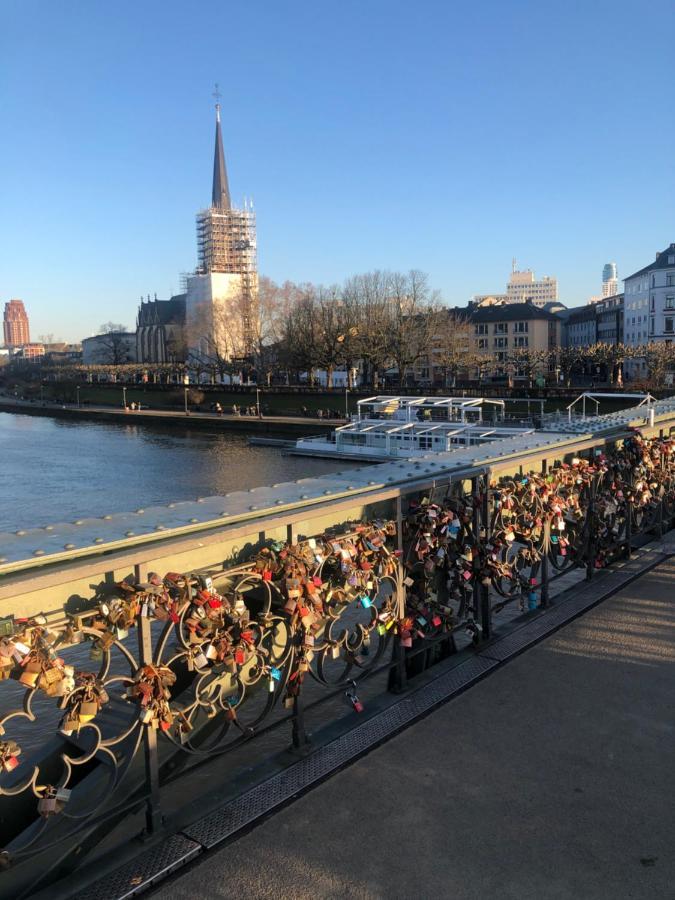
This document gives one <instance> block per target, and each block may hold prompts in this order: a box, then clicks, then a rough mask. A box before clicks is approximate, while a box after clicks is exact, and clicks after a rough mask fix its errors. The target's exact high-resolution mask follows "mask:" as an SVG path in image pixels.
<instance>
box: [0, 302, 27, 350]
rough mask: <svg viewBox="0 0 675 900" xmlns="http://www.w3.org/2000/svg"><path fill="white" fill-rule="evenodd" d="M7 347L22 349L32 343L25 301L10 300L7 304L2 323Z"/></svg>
mask: <svg viewBox="0 0 675 900" xmlns="http://www.w3.org/2000/svg"><path fill="white" fill-rule="evenodd" d="M2 327H3V332H4V337H5V346H7V347H22V346H23V345H24V344H29V343H30V328H29V325H28V315H27V313H26V308H25V307H24V305H23V300H9V301H8V302H7V303H5V315H4V318H3V322H2Z"/></svg>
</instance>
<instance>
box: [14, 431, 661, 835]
mask: <svg viewBox="0 0 675 900" xmlns="http://www.w3.org/2000/svg"><path fill="white" fill-rule="evenodd" d="M673 449H674V446H673V444H672V443H671V442H670V441H669V440H652V441H645V440H643V439H642V438H641V437H640V435H639V434H637V433H636V434H635V435H634V436H633V437H632V438H631V439H629V440H626V441H625V442H624V444H623V447H622V448H621V449H619V450H616V451H613V452H611V453H609V454H605V453H604V452H599V451H596V452H595V453H593V454H592V455H591V456H590V458H589V459H575V460H572V461H571V462H570V463H566V464H562V465H559V466H557V467H555V468H552V469H550V470H549V471H548V472H540V473H532V472H530V473H527V474H522V475H519V476H516V477H511V478H508V479H501V480H499V481H491V482H490V481H489V480H488V478H487V477H481V478H478V479H476V481H475V483H474V485H473V488H472V490H470V491H468V492H467V491H465V490H464V489H463V487H462V485H451V486H450V488H449V489H448V491H447V493H444V495H443V496H441V497H436V496H434V495H433V494H432V495H429V496H422V497H419V496H418V497H416V498H415V499H414V500H412V501H411V502H410V504H409V508H408V509H407V510H406V511H405V513H404V516H403V520H402V522H401V523H400V526H399V525H397V523H396V522H394V521H390V520H389V521H382V522H371V523H368V524H359V525H357V526H355V527H354V528H352V529H351V530H350V531H349V533H347V534H342V535H323V536H321V537H313V538H309V539H306V540H303V541H300V542H295V543H274V542H268V543H267V544H266V545H265V546H263V547H261V548H260V549H259V550H258V551H257V552H256V553H255V554H254V555H253V556H252V558H251V559H249V560H248V561H247V562H246V563H242V564H240V565H238V566H236V567H234V568H232V569H229V570H226V571H224V572H222V573H220V574H218V575H217V576H213V577H210V576H207V575H203V574H182V573H179V572H168V573H166V574H165V575H164V576H160V575H158V574H155V573H150V574H149V575H148V576H147V579H146V580H145V581H143V582H139V581H135V580H133V579H131V578H129V579H127V580H125V581H121V582H119V583H117V584H116V585H114V586H106V588H105V590H103V589H102V590H101V592H100V593H99V594H98V595H97V596H96V597H95V598H94V599H93V603H92V607H91V609H90V610H88V611H86V612H84V613H81V614H79V615H77V616H70V617H67V618H66V619H65V620H60V621H58V622H53V621H51V619H50V621H48V620H47V618H46V617H45V616H36V617H35V618H33V619H26V620H18V619H14V618H11V617H10V618H7V619H4V620H1V621H0V674H1V676H2V678H3V679H10V678H11V679H12V680H14V681H16V682H18V683H20V684H21V685H23V686H24V687H25V688H26V689H27V692H28V693H27V699H26V701H25V703H24V710H23V711H22V712H17V711H13V712H11V713H8V714H6V715H5V716H4V717H2V718H0V770H2V771H3V772H5V773H12V772H14V771H15V770H17V768H19V766H20V758H19V757H20V755H21V747H20V746H19V745H18V743H17V742H16V741H15V740H12V739H11V738H9V737H6V736H5V727H6V726H7V727H9V722H10V720H11V719H14V720H17V719H20V718H21V717H22V716H23V717H25V718H27V719H28V720H31V721H32V720H34V719H35V713H34V712H33V708H32V698H33V697H34V696H35V695H46V696H47V697H51V698H56V699H57V702H58V705H59V706H60V708H61V710H62V717H61V719H60V730H61V732H62V733H63V735H64V736H66V737H67V738H69V739H70V740H71V741H77V740H79V739H80V737H81V735H82V732H83V729H90V730H91V729H93V731H89V735H90V738H91V740H90V742H89V745H88V750H87V752H88V754H90V755H93V753H95V752H96V748H97V747H102V746H104V745H105V747H106V748H107V749H108V750H109V751H112V749H113V748H114V747H115V746H116V743H119V742H122V741H124V740H127V739H132V740H133V739H136V740H137V738H138V734H139V729H141V732H142V729H153V730H155V731H156V732H157V734H160V735H162V736H163V737H165V738H166V739H168V740H171V741H173V742H175V743H176V745H177V746H180V747H182V748H183V749H184V750H186V751H188V752H192V753H203V752H210V751H211V750H212V749H213V748H214V746H220V744H214V743H213V742H211V743H207V744H204V742H203V741H202V739H201V733H202V732H203V730H204V726H205V724H206V723H207V722H208V721H209V720H212V719H217V720H219V721H222V722H223V723H224V727H223V728H222V729H221V731H220V734H221V736H223V738H224V737H225V736H226V735H227V733H228V731H229V730H230V727H232V729H233V730H232V731H231V733H230V735H229V740H232V737H233V736H234V737H235V738H236V737H237V736H240V735H242V734H244V735H245V736H250V734H252V733H253V730H254V729H255V726H256V725H257V724H258V723H259V722H261V721H262V720H263V719H264V718H265V717H266V716H268V715H269V713H270V712H271V710H272V709H273V708H274V706H275V705H276V704H277V702H281V703H282V704H283V705H284V706H288V707H293V706H294V704H295V703H296V701H297V699H298V697H299V696H300V694H301V692H302V688H303V684H304V682H305V681H306V678H307V676H308V675H311V676H312V678H313V679H314V680H315V681H316V682H318V683H323V684H326V685H342V686H343V687H347V690H346V696H347V698H348V699H349V701H350V703H351V705H352V707H353V709H354V710H356V711H361V710H362V709H363V704H362V703H361V701H360V700H359V699H358V696H357V694H356V690H355V678H357V677H358V676H359V675H361V674H363V673H365V672H367V671H368V670H369V669H370V668H371V667H373V666H374V664H375V663H376V662H377V661H378V660H379V659H381V657H382V654H383V653H384V650H385V647H386V646H387V645H388V643H389V640H390V638H391V637H392V636H394V635H396V636H397V641H398V646H399V647H400V648H401V649H402V650H404V651H406V650H407V651H410V650H411V649H412V648H413V646H414V644H415V642H416V641H419V640H426V639H428V638H430V637H434V636H438V635H444V634H452V633H454V632H455V631H456V630H458V629H464V630H466V631H467V632H468V633H469V635H470V636H471V637H472V638H473V639H474V640H475V641H478V640H479V639H480V637H481V617H480V615H479V610H478V608H477V604H478V602H479V599H480V598H481V597H483V598H484V597H485V596H487V595H488V592H489V597H490V598H491V599H490V602H491V603H492V604H493V608H494V609H498V608H499V607H500V604H501V605H503V604H504V603H505V602H510V601H513V600H515V601H517V602H518V603H520V605H521V607H522V608H523V609H527V608H532V607H534V606H536V605H537V603H538V598H539V594H538V592H539V591H540V588H541V575H542V567H543V566H544V564H546V565H549V564H550V565H551V566H552V568H553V569H554V570H556V571H561V570H563V569H565V568H566V567H568V566H571V565H573V564H576V565H581V564H583V565H588V563H589V559H590V560H591V563H590V564H591V565H592V566H603V565H606V564H607V563H608V562H610V561H611V559H612V558H613V554H614V553H615V552H616V548H617V547H618V546H620V544H621V541H622V540H623V541H625V539H626V535H627V533H628V531H629V529H630V528H631V527H632V529H633V531H634V532H636V531H638V530H640V528H645V527H649V526H652V525H653V524H654V522H655V521H656V517H657V514H660V515H661V516H663V514H664V508H665V509H666V512H667V514H668V515H669V516H672V514H673V512H674V510H673V475H674V471H673V469H674V467H673ZM399 527H400V534H401V537H402V539H401V540H400V544H399ZM144 621H145V622H147V623H148V625H147V626H146V630H147V629H151V630H150V634H151V636H152V642H153V652H152V654H151V657H150V658H138V656H137V655H136V654H135V653H134V652H133V651H132V650H131V649H130V645H129V642H126V643H125V640H126V639H127V638H128V636H129V634H130V631H131V630H132V629H137V628H138V626H139V625H141V624H142V623H143V622H144ZM153 629H154V630H153ZM76 646H78V647H79V649H80V650H82V648H85V647H86V648H87V649H88V652H89V657H90V659H91V661H92V662H96V663H98V664H99V666H98V671H96V672H93V671H87V670H86V669H85V668H83V667H75V666H73V665H71V664H69V663H67V662H66V659H65V651H67V650H68V648H71V647H76ZM115 650H118V651H119V653H120V657H121V658H122V661H123V662H126V664H127V665H128V669H129V671H128V673H126V674H124V675H119V674H112V670H111V658H112V655H113V652H114V651H115ZM254 694H255V695H257V696H259V697H260V696H262V697H264V702H263V703H258V704H257V706H256V707H255V712H254V713H252V714H251V715H250V716H249V717H248V718H246V721H245V722H242V721H241V716H242V711H243V709H244V708H245V701H246V700H247V699H248V698H249V697H250V696H252V695H254ZM113 706H115V709H116V715H117V721H118V725H117V728H118V733H117V734H114V733H111V731H110V729H111V728H113V726H112V725H110V723H108V731H107V732H106V733H105V735H104V731H105V728H104V726H105V725H106V721H107V719H106V712H107V710H109V709H111V707H113ZM134 735H135V738H134ZM92 741H93V745H92ZM92 746H93V749H92ZM205 746H206V747H207V749H206V750H205V749H204V748H205ZM64 759H65V760H66V762H68V760H70V759H71V757H70V756H69V753H68V751H66V753H65V754H64ZM72 759H74V757H72ZM71 768H72V767H71V766H70V765H68V766H66V769H65V771H64V776H63V778H62V779H61V783H59V784H57V785H40V784H38V780H39V779H38V778H37V777H36V774H35V772H34V771H31V772H27V773H26V776H25V778H24V780H23V781H21V779H19V780H18V781H16V780H14V781H13V783H12V785H11V787H6V788H5V787H3V785H2V782H0V794H1V793H10V792H11V793H17V792H18V791H20V790H31V791H32V792H33V793H34V795H35V796H36V798H37V800H38V804H37V809H38V812H39V813H40V814H41V815H42V816H44V817H45V818H47V817H51V816H53V815H54V814H56V813H58V812H59V811H60V810H62V809H63V808H64V806H65V804H66V803H67V802H68V800H69V797H70V793H69V792H70V788H69V786H68V785H69V778H70V773H71ZM13 777H14V778H16V776H13Z"/></svg>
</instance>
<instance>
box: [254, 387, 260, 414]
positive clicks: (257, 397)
mask: <svg viewBox="0 0 675 900" xmlns="http://www.w3.org/2000/svg"><path fill="white" fill-rule="evenodd" d="M255 408H256V413H257V415H258V418H260V388H256V389H255Z"/></svg>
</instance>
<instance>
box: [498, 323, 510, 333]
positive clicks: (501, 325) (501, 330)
mask: <svg viewBox="0 0 675 900" xmlns="http://www.w3.org/2000/svg"><path fill="white" fill-rule="evenodd" d="M507 333H508V325H507V324H506V322H496V323H495V334H507Z"/></svg>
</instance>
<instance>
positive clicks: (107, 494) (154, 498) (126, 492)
mask: <svg viewBox="0 0 675 900" xmlns="http://www.w3.org/2000/svg"><path fill="white" fill-rule="evenodd" d="M354 465H357V463H349V462H344V461H342V460H340V461H337V460H324V459H308V458H305V457H295V456H284V455H283V454H282V452H281V451H280V450H277V449H275V448H273V447H249V446H248V444H247V440H246V437H245V436H243V435H241V434H235V433H232V432H221V433H209V432H205V431H202V430H199V431H196V430H195V431H191V430H190V429H189V428H186V427H180V426H178V425H177V424H172V425H171V426H162V425H154V424H153V425H146V424H142V425H139V424H135V423H127V422H125V423H123V424H122V423H120V424H117V423H108V422H72V421H70V420H67V419H50V418H47V417H43V416H31V415H24V414H19V415H16V414H14V413H4V412H0V532H3V531H15V530H16V529H19V528H31V527H36V526H44V525H50V524H53V523H56V522H63V521H70V520H73V519H77V518H81V517H84V516H103V515H106V514H108V513H115V512H128V511H130V510H133V509H137V508H138V507H139V506H143V507H147V506H152V505H153V504H163V503H170V502H171V501H174V500H194V499H196V498H197V497H206V496H211V495H213V494H225V493H227V492H229V491H237V490H245V489H247V488H251V487H259V486H261V485H266V484H274V483H275V482H278V481H293V480H295V479H296V478H306V477H311V476H312V475H322V474H324V473H326V472H334V471H337V470H338V469H346V468H349V467H350V466H354Z"/></svg>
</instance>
